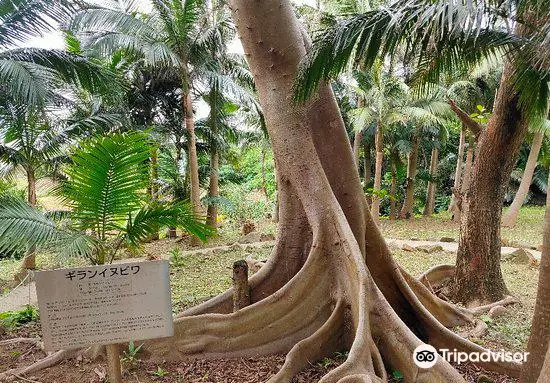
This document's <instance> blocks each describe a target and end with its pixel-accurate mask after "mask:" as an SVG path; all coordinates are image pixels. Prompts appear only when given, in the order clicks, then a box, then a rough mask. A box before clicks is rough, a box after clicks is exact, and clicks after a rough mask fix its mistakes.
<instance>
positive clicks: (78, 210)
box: [60, 133, 150, 240]
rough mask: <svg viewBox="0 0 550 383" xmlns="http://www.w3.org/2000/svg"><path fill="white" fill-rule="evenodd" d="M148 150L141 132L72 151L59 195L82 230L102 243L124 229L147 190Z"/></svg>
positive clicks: (96, 139) (110, 137) (89, 143)
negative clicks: (91, 231)
mask: <svg viewBox="0 0 550 383" xmlns="http://www.w3.org/2000/svg"><path fill="white" fill-rule="evenodd" d="M149 151H150V148H149V144H148V139H147V136H146V135H145V134H142V133H125V134H112V135H108V136H105V137H94V138H92V139H90V140H88V141H86V142H84V143H82V144H81V145H80V147H79V148H77V149H76V150H75V152H74V154H73V156H72V164H71V166H70V167H69V168H68V169H67V171H66V173H67V176H68V177H69V180H67V181H66V182H64V183H63V184H62V186H61V188H60V192H61V194H62V196H63V197H64V199H65V202H66V203H67V205H68V206H70V207H71V208H72V209H73V212H74V213H73V214H74V217H75V219H77V220H78V221H79V224H80V228H81V229H92V230H94V231H96V233H97V234H98V236H99V238H100V239H102V240H105V239H106V236H107V234H108V232H109V231H113V230H121V229H122V228H123V227H124V225H125V223H126V220H127V218H128V214H129V212H132V211H136V210H138V209H139V208H140V203H141V200H142V197H143V192H144V190H145V188H146V187H147V175H148V174H147V166H145V163H146V161H147V160H148V158H149Z"/></svg>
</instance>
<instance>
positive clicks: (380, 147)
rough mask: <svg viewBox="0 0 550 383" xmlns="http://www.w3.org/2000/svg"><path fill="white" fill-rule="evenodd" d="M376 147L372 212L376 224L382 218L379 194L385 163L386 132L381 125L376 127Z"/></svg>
mask: <svg viewBox="0 0 550 383" xmlns="http://www.w3.org/2000/svg"><path fill="white" fill-rule="evenodd" d="M374 145H375V149H376V164H375V166H374V187H373V189H374V193H373V195H372V204H371V209H370V211H371V215H372V217H373V219H374V220H375V222H378V220H379V217H380V197H379V196H378V194H377V193H379V192H380V190H381V188H382V164H383V162H384V132H383V131H382V127H381V126H380V125H378V126H377V127H376V135H375V137H374Z"/></svg>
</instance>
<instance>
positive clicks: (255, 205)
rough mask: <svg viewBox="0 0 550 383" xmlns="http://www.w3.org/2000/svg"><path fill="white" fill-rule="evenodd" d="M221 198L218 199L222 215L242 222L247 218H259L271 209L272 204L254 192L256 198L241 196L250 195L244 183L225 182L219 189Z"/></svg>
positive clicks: (267, 213)
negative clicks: (220, 189)
mask: <svg viewBox="0 0 550 383" xmlns="http://www.w3.org/2000/svg"><path fill="white" fill-rule="evenodd" d="M221 193H222V197H223V199H220V203H219V206H220V209H221V213H222V214H223V215H226V216H228V217H229V218H230V219H231V220H232V221H233V222H243V221H245V220H247V219H251V220H261V219H264V218H266V217H267V216H268V215H269V214H270V213H271V211H272V209H273V205H272V203H271V202H267V201H266V200H265V197H263V196H261V194H259V193H256V194H255V195H256V197H257V198H253V199H251V198H250V196H248V198H246V197H245V198H243V196H247V194H248V195H250V190H249V189H248V188H247V187H246V185H236V184H227V185H225V186H224V188H223V189H222V191H221Z"/></svg>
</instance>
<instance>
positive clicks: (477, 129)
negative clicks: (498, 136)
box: [447, 99, 484, 140]
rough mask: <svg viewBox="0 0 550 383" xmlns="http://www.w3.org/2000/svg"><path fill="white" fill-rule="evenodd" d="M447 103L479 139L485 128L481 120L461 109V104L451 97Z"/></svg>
mask: <svg viewBox="0 0 550 383" xmlns="http://www.w3.org/2000/svg"><path fill="white" fill-rule="evenodd" d="M447 103H448V104H449V106H450V107H451V109H452V110H453V112H455V113H456V115H457V116H458V118H459V119H460V121H461V122H462V123H463V124H464V126H465V127H466V128H467V129H468V130H469V131H470V132H471V133H472V134H473V135H474V137H475V138H476V140H477V139H478V137H479V135H480V134H481V132H482V131H483V129H484V128H483V126H482V125H481V124H480V123H479V122H477V121H475V120H474V119H473V118H472V117H470V115H468V113H466V112H465V111H463V110H462V109H460V108H459V106H458V105H456V102H455V101H454V100H451V99H449V100H448V101H447Z"/></svg>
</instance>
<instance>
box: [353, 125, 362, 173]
mask: <svg viewBox="0 0 550 383" xmlns="http://www.w3.org/2000/svg"><path fill="white" fill-rule="evenodd" d="M361 141H363V131H362V130H360V131H358V132H355V137H354V138H353V158H354V159H355V165H356V166H357V171H359V167H360V161H359V158H360V155H361Z"/></svg>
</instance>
